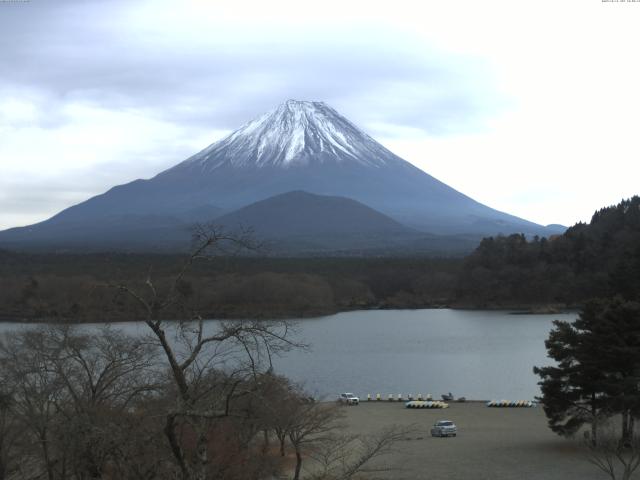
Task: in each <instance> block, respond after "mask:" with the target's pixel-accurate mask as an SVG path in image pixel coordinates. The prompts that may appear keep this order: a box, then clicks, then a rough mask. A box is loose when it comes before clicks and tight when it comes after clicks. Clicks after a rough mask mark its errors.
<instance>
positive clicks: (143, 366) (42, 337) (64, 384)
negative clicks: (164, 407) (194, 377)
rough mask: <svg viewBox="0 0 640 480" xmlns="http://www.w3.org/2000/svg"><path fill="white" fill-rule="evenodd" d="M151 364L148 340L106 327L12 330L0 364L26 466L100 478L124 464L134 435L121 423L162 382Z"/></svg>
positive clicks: (53, 475)
mask: <svg viewBox="0 0 640 480" xmlns="http://www.w3.org/2000/svg"><path fill="white" fill-rule="evenodd" d="M152 362H153V351H152V349H151V347H150V346H147V345H144V344H142V343H141V341H140V340H139V339H133V338H130V337H126V336H124V335H123V334H121V333H120V332H116V331H113V330H111V329H108V328H105V329H103V330H102V332H101V334H99V335H89V334H81V333H78V332H77V329H75V328H71V327H64V326H62V327H51V328H38V329H35V330H23V331H19V332H14V333H12V334H9V335H7V336H6V337H5V338H4V339H3V341H2V343H1V344H0V363H1V364H2V371H3V374H4V382H3V383H4V384H5V386H6V391H8V392H11V398H10V402H11V411H10V414H11V417H10V419H11V421H12V422H15V423H17V424H18V425H19V426H21V428H22V431H23V433H24V435H25V436H26V437H27V438H26V439H25V441H24V442H22V444H21V446H20V447H21V448H20V457H21V459H22V467H23V471H30V472H35V473H37V472H38V470H39V469H41V470H42V471H43V472H44V476H46V478H48V479H49V480H53V479H58V478H60V479H67V478H76V479H84V478H102V477H103V475H104V473H105V472H106V471H107V469H112V468H114V466H116V465H118V464H119V463H121V462H122V461H123V458H124V456H126V455H124V450H123V449H124V447H125V446H127V445H128V446H131V445H132V443H135V439H136V438H137V436H130V435H127V434H126V433H125V432H126V429H125V428H124V427H125V426H127V425H130V424H131V423H132V419H133V417H135V416H136V414H135V413H134V412H133V409H134V406H135V404H136V402H140V401H141V400H142V398H143V397H145V396H147V395H148V394H149V392H152V391H155V390H157V388H158V385H157V384H156V381H155V379H156V377H157V375H154V371H155V370H154V369H153V368H152ZM127 433H131V430H130V429H129V431H128V432H127ZM125 439H126V441H125ZM32 444H33V445H35V446H36V447H37V448H35V449H34V448H32V447H31V445H32ZM22 476H23V477H26V478H28V476H27V475H26V474H24V475H22ZM36 477H37V475H36Z"/></svg>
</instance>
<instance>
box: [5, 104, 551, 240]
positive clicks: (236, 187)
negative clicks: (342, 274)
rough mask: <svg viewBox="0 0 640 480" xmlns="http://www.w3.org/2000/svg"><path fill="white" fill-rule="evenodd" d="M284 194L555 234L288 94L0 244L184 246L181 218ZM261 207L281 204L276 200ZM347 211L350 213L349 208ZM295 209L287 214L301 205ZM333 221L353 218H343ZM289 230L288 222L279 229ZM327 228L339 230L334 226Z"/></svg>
mask: <svg viewBox="0 0 640 480" xmlns="http://www.w3.org/2000/svg"><path fill="white" fill-rule="evenodd" d="M293 191H304V192H308V193H310V194H314V195H316V196H319V197H318V199H315V200H314V202H316V203H317V202H318V201H322V196H327V197H328V198H331V197H341V198H345V197H346V199H351V200H353V201H355V202H357V203H359V204H364V205H362V206H363V207H364V208H368V209H374V210H376V211H377V213H379V214H380V218H382V217H384V218H385V220H384V221H385V222H386V224H385V225H386V226H387V227H388V226H389V223H388V222H389V221H391V222H394V223H397V225H398V227H402V228H404V229H406V232H405V233H407V232H409V231H410V232H412V234H411V235H409V236H410V237H412V239H413V240H412V241H415V233H416V232H423V233H424V234H425V236H427V235H428V236H430V237H432V236H433V235H447V236H451V235H458V236H460V235H467V236H473V237H477V238H479V237H480V236H486V235H495V234H499V233H503V234H510V233H514V232H518V233H525V234H528V235H543V236H546V235H549V234H552V233H558V231H562V229H557V228H555V229H554V228H551V227H544V226H541V225H538V224H535V223H532V222H529V221H527V220H523V219H521V218H518V217H515V216H513V215H509V214H507V213H503V212H500V211H497V210H494V209H492V208H490V207H487V206H485V205H483V204H481V203H479V202H477V201H475V200H473V199H471V198H469V197H468V196H466V195H464V194H462V193H460V192H458V191H456V190H454V189H453V188H451V187H449V186H447V185H445V184H444V183H442V182H440V181H439V180H437V179H435V178H434V177H432V176H430V175H428V174H427V173H425V172H424V171H422V170H420V169H418V168H416V167H414V166H413V165H412V164H410V163H409V162H407V161H405V160H403V159H402V158H400V157H398V156H397V155H395V154H393V153H392V152H390V151H389V150H387V149H386V148H385V147H383V146H382V145H381V144H379V143H378V142H376V141H375V140H374V139H373V138H371V137H370V136H369V135H367V134H366V133H364V132H363V131H362V130H360V129H359V128H358V127H356V126H355V125H354V124H353V123H351V122H350V121H349V120H347V119H346V118H345V117H343V116H342V115H340V114H339V113H338V112H336V111H335V110H334V109H333V108H331V107H329V106H328V105H326V104H325V103H322V102H306V101H297V100H288V101H286V102H285V103H283V104H281V105H279V106H278V107H277V108H275V109H274V110H272V111H270V112H267V113H265V114H264V115H262V116H260V117H259V118H257V119H255V120H253V121H251V122H249V123H247V124H245V125H244V126H242V127H241V128H240V129H238V130H236V131H235V132H233V133H232V134H230V135H229V136H227V137H226V138H223V139H222V140H220V141H218V142H216V143H213V144H212V145H210V146H208V147H207V148H205V149H204V150H202V151H201V152H199V153H197V154H195V155H193V156H192V157H190V158H188V159H187V160H185V161H183V162H181V163H179V164H177V165H176V166H174V167H172V168H170V169H168V170H165V171H163V172H161V173H159V174H158V175H156V176H155V177H153V178H151V179H148V180H135V181H133V182H131V183H127V184H125V185H120V186H116V187H113V188H112V189H110V190H109V191H107V192H106V193H104V194H101V195H98V196H95V197H93V198H90V199H89V200H87V201H85V202H83V203H80V204H78V205H75V206H72V207H70V208H67V209H66V210H63V211H62V212H60V213H58V214H57V215H55V216H54V217H52V218H50V219H48V220H46V221H44V222H41V223H38V224H35V225H31V226H28V227H21V228H13V229H9V230H6V231H4V232H0V246H3V245H4V246H9V247H13V248H16V247H17V248H29V247H40V248H43V247H55V248H82V249H90V250H96V249H131V250H146V249H152V250H153V249H155V248H173V247H178V245H182V248H184V244H185V238H188V227H189V225H191V224H193V223H195V222H198V221H199V222H205V221H211V220H213V219H215V218H222V219H225V218H228V217H231V218H233V217H234V216H233V214H232V212H234V211H235V210H238V209H241V208H243V207H247V206H249V205H251V204H254V203H256V202H262V201H265V200H267V199H269V198H270V197H274V196H276V195H281V194H284V193H287V192H293ZM294 197H295V196H294ZM294 197H292V198H294ZM303 204H304V202H303ZM265 205H267V206H268V207H270V208H277V207H275V206H280V207H279V208H282V205H283V202H282V201H278V202H269V203H266V204H265ZM332 205H334V208H335V204H332ZM262 208H263V209H264V208H267V207H264V206H263V207H262ZM300 208H303V206H301V207H300ZM323 211H324V210H323ZM327 211H330V209H329V210H327ZM349 211H352V212H354V215H356V213H355V212H357V211H358V209H355V208H354V209H350V210H349ZM274 214H275V215H276V216H277V215H278V212H277V211H275V212H274ZM296 215H297V216H294V217H292V218H301V215H302V216H303V215H304V212H297V214H296ZM372 218H373V217H372ZM376 218H378V217H376ZM292 221H293V220H292ZM323 221H324V220H323ZM329 221H331V219H330V218H329ZM341 221H342V222H343V223H344V224H345V225H347V224H349V223H353V222H349V221H348V220H347V219H345V218H344V216H343V217H341ZM383 223H384V222H383ZM369 227H370V228H373V227H371V226H369ZM291 228H293V229H295V228H296V225H295V223H294V224H292V225H289V228H288V229H287V231H288V232H290V230H291ZM301 228H303V229H304V227H303V226H302V225H301ZM380 228H381V231H382V230H384V231H385V232H387V234H388V235H393V234H392V233H389V229H388V228H387V229H386V230H385V229H384V228H382V225H381V227H380ZM402 228H398V229H396V230H395V234H399V233H398V232H399V231H400V230H402ZM270 230H271V231H273V230H274V229H270ZM374 230H375V228H374ZM299 233H301V234H306V233H307V232H305V231H302V232H299ZM334 233H335V234H336V235H339V229H338V230H336V231H335V232H334ZM283 235H284V232H283Z"/></svg>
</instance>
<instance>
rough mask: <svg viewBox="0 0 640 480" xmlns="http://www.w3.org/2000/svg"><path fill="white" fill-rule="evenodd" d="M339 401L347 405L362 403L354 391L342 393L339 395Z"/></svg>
mask: <svg viewBox="0 0 640 480" xmlns="http://www.w3.org/2000/svg"><path fill="white" fill-rule="evenodd" d="M338 402H340V403H344V404H345V405H358V404H359V403H360V399H359V398H358V397H356V396H355V395H354V394H353V393H341V394H340V396H339V397H338Z"/></svg>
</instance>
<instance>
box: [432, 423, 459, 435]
mask: <svg viewBox="0 0 640 480" xmlns="http://www.w3.org/2000/svg"><path fill="white" fill-rule="evenodd" d="M457 434H458V428H457V427H456V424H455V423H453V422H452V421H451V420H439V421H437V422H436V423H434V424H433V427H432V428H431V436H432V437H455V436H456V435H457Z"/></svg>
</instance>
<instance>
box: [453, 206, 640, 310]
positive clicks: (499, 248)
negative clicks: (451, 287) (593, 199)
mask: <svg viewBox="0 0 640 480" xmlns="http://www.w3.org/2000/svg"><path fill="white" fill-rule="evenodd" d="M459 280H460V281H459V286H458V294H457V296H458V298H459V299H460V301H462V302H467V303H471V304H474V305H478V304H480V305H482V304H486V305H508V304H531V303H550V304H554V303H556V304H569V305H571V304H577V303H582V302H584V301H585V300H586V299H589V298H593V297H602V296H610V295H623V296H625V297H626V298H630V299H633V298H636V299H640V197H637V196H635V197H633V198H631V199H628V200H623V201H622V202H620V203H619V204H617V205H614V206H611V207H607V208H603V209H601V210H599V211H597V212H596V213H595V214H594V215H593V217H592V218H591V222H590V223H588V224H585V223H578V224H576V225H574V226H573V227H571V228H569V229H568V230H567V231H566V232H565V233H564V234H563V235H558V236H555V237H552V238H551V239H549V240H547V239H545V238H535V239H532V240H527V239H526V238H525V237H523V236H522V235H510V236H499V237H491V238H486V239H484V240H483V241H482V242H481V243H480V245H479V246H478V248H477V249H476V250H475V251H474V252H473V253H472V254H471V255H470V256H469V257H468V258H467V259H466V260H465V263H464V267H463V274H462V275H461V276H460V279H459Z"/></svg>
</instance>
